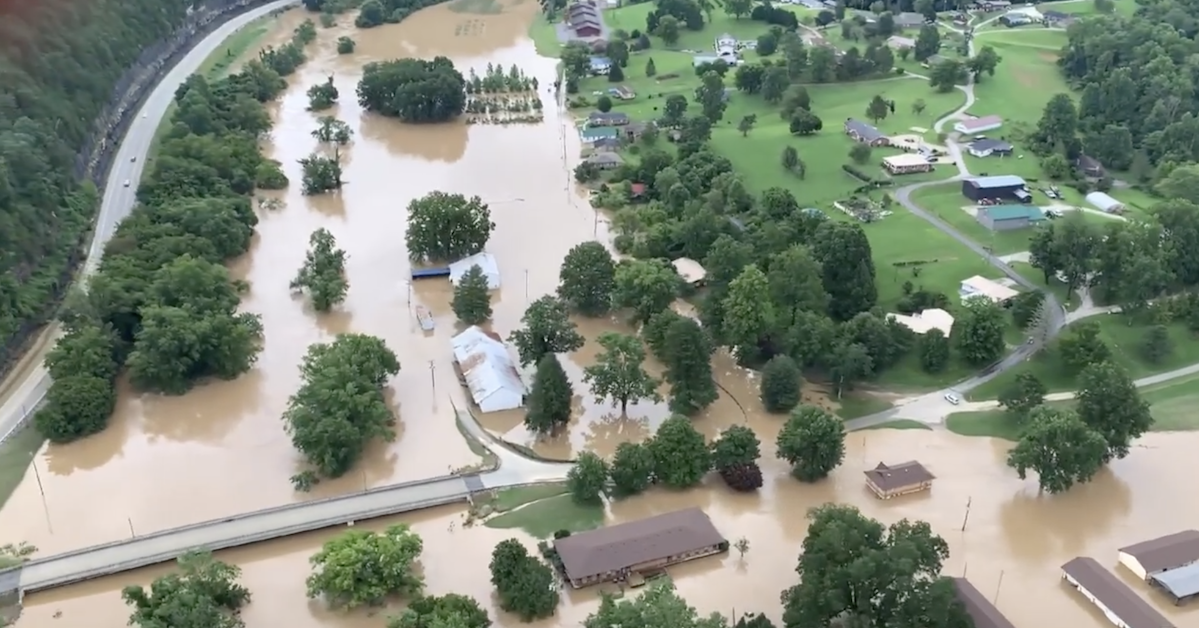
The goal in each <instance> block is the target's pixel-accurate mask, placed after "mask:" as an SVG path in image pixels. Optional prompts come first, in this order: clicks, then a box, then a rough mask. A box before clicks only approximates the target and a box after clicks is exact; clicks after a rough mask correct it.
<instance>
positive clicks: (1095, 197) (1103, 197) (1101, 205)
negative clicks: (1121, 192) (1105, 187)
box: [1087, 192, 1125, 214]
mask: <svg viewBox="0 0 1199 628" xmlns="http://www.w3.org/2000/svg"><path fill="white" fill-rule="evenodd" d="M1087 202H1088V203H1090V204H1092V205H1094V206H1095V207H1096V208H1098V209H1099V211H1102V212H1104V213H1108V214H1121V213H1124V210H1125V207H1124V203H1121V202H1120V201H1117V200H1116V199H1114V198H1112V197H1111V196H1109V195H1108V194H1106V193H1104V192H1091V193H1090V194H1087Z"/></svg>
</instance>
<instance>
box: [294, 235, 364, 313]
mask: <svg viewBox="0 0 1199 628" xmlns="http://www.w3.org/2000/svg"><path fill="white" fill-rule="evenodd" d="M345 261H346V252H345V251H343V250H341V249H339V248H337V241H336V240H335V239H334V238H333V234H331V233H329V231H328V230H327V229H317V230H316V231H314V232H312V235H311V236H310V237H309V238H308V255H307V257H305V258H304V265H303V266H301V267H300V272H299V273H297V274H296V277H295V279H292V280H291V285H290V287H291V289H292V290H307V291H308V295H309V296H310V297H311V298H312V307H313V308H314V309H316V311H318V312H328V311H329V310H330V309H332V308H333V306H334V305H337V304H338V303H341V302H342V301H343V300H345V298H346V292H348V291H349V289H350V282H348V281H346V269H345Z"/></svg>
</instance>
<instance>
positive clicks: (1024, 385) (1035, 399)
mask: <svg viewBox="0 0 1199 628" xmlns="http://www.w3.org/2000/svg"><path fill="white" fill-rule="evenodd" d="M1048 392H1049V390H1048V389H1047V388H1045V384H1044V383H1042V382H1041V380H1040V379H1037V376H1036V375H1033V374H1032V373H1020V374H1019V375H1017V376H1016V380H1015V381H1014V382H1012V384H1011V385H1010V386H1008V387H1007V388H1006V389H1004V391H1003V392H1002V393H1000V394H999V405H1000V406H1001V407H1002V408H1003V409H1004V410H1006V411H1007V412H1009V413H1010V414H1012V415H1014V416H1015V417H1016V418H1018V419H1020V420H1023V419H1025V418H1027V417H1028V415H1029V413H1031V412H1032V411H1033V410H1034V409H1035V408H1037V407H1039V406H1040V405H1041V404H1042V403H1044V402H1045V394H1046V393H1048Z"/></svg>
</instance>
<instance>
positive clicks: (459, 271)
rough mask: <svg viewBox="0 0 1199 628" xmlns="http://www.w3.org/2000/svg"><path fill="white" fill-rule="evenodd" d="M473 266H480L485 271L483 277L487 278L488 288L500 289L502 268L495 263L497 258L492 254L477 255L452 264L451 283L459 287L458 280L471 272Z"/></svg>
mask: <svg viewBox="0 0 1199 628" xmlns="http://www.w3.org/2000/svg"><path fill="white" fill-rule="evenodd" d="M472 266H478V267H479V268H482V269H483V276H484V277H486V278H487V287H488V288H489V289H491V290H499V289H500V266H499V264H498V263H497V262H496V261H495V256H494V255H492V254H491V253H475V254H474V255H471V256H470V257H464V258H462V259H460V260H458V261H456V262H454V263H453V264H450V283H452V284H454V285H455V286H456V285H458V280H459V279H462V276H463V275H465V274H466V271H468V270H470V269H471V267H472Z"/></svg>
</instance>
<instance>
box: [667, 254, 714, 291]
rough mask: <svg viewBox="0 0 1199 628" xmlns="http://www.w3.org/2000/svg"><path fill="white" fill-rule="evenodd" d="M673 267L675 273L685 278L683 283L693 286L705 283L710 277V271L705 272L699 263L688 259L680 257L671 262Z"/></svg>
mask: <svg viewBox="0 0 1199 628" xmlns="http://www.w3.org/2000/svg"><path fill="white" fill-rule="evenodd" d="M671 265H673V266H674V271H675V272H676V273H678V274H679V276H680V277H682V278H683V281H686V282H687V283H689V284H691V285H693V286H697V285H699V284H701V283H703V282H704V279H705V278H707V276H708V271H706V270H704V267H703V266H702V265H701V264H700V263H699V262H697V261H695V260H693V259H690V258H687V257H680V258H678V259H676V260H674V261H673V262H671Z"/></svg>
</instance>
